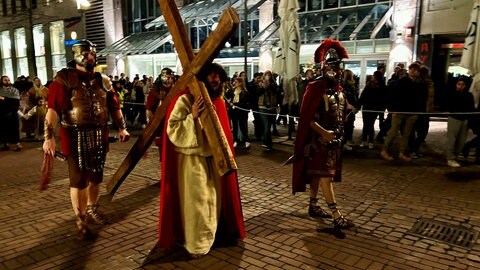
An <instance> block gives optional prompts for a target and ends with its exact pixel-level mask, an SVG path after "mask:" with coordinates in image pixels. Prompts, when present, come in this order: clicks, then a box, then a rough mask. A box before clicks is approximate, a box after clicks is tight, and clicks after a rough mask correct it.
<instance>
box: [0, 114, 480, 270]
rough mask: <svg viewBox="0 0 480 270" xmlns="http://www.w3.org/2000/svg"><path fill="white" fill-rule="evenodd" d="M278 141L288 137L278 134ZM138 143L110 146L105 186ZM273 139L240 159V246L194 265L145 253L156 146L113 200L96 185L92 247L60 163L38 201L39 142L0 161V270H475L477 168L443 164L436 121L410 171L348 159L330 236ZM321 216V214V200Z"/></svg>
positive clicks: (149, 244) (150, 235)
mask: <svg viewBox="0 0 480 270" xmlns="http://www.w3.org/2000/svg"><path fill="white" fill-rule="evenodd" d="M356 127H357V128H356V129H355V137H356V138H358V135H359V134H360V132H361V130H360V129H359V128H358V127H361V125H360V124H359V125H356ZM376 127H377V125H376ZM279 131H280V132H281V134H286V131H285V127H284V126H279ZM134 141H135V137H133V138H132V139H131V140H130V141H129V142H128V143H114V144H111V145H110V153H109V154H108V156H107V163H106V169H105V178H104V181H105V182H106V181H108V180H109V179H110V177H111V175H113V173H114V172H115V170H116V168H117V167H118V166H119V164H120V163H121V161H122V160H123V159H124V157H125V155H126V153H127V152H128V150H129V148H130V147H131V145H132V144H133V142H134ZM274 141H275V143H274V147H273V150H272V151H270V152H264V151H263V148H262V147H261V143H260V142H257V141H254V142H252V147H251V148H250V149H243V148H239V149H237V150H236V155H237V163H238V166H239V170H238V175H239V183H240V191H241V195H242V206H243V214H244V220H245V226H246V230H247V237H246V238H245V239H244V240H243V241H239V242H238V244H237V246H234V247H218V248H213V249H212V250H211V252H210V253H209V254H208V255H207V256H205V257H203V258H201V259H198V260H191V259H189V257H188V254H187V253H186V252H185V251H184V250H183V249H182V248H174V249H172V250H169V251H164V250H157V249H155V250H152V249H153V248H154V247H155V244H156V241H157V226H158V207H159V162H158V149H157V148H156V147H153V146H152V147H151V148H150V149H149V151H148V156H146V157H145V158H144V159H142V160H141V161H140V162H139V164H138V165H137V166H136V168H135V169H134V170H133V171H132V173H131V174H130V175H129V177H128V178H127V179H126V180H125V182H124V183H123V185H122V186H121V187H120V189H119V190H118V191H117V193H116V195H115V196H114V197H113V200H112V201H110V200H109V198H108V196H106V191H105V189H104V187H103V186H104V185H103V186H102V189H101V199H100V205H101V207H102V209H103V211H104V212H105V213H107V214H109V215H110V216H111V219H112V221H113V222H112V224H109V225H106V226H103V227H95V229H96V230H98V237H97V239H96V240H95V241H90V242H88V241H78V240H77V239H76V235H75V234H76V231H75V223H74V214H73V211H72V209H71V205H70V199H69V193H68V172H67V166H66V163H64V162H61V161H55V164H54V166H55V168H54V173H53V177H52V183H51V184H50V186H49V188H48V190H46V191H42V192H41V191H39V189H38V180H39V176H40V167H41V162H42V158H43V153H42V151H41V143H40V142H27V143H24V149H23V150H22V151H21V152H13V151H10V152H1V153H0V175H1V176H0V187H1V188H0V213H1V215H0V269H445V270H447V269H480V245H479V244H480V240H478V232H479V230H480V200H479V198H480V188H479V187H480V186H479V179H480V166H477V165H474V164H473V160H474V159H473V157H470V158H468V159H464V160H460V162H461V163H462V165H465V166H463V167H462V168H459V169H452V168H449V167H447V166H446V161H445V158H444V157H443V156H442V153H443V147H444V144H445V142H446V123H445V122H439V123H432V127H431V129H430V134H429V135H428V137H427V141H426V144H425V145H424V146H422V151H420V152H421V153H423V154H424V156H422V157H421V158H419V159H415V160H413V161H412V162H410V163H405V162H401V161H399V160H398V159H396V160H395V161H392V162H387V161H385V160H383V159H381V158H380V155H379V153H380V147H381V146H380V145H375V149H374V150H368V149H359V147H358V146H357V147H355V148H354V149H353V150H352V151H350V152H346V153H345V157H344V169H343V182H341V183H335V184H334V187H335V192H336V196H337V200H338V206H339V208H340V209H341V210H342V212H343V213H344V214H345V215H346V216H347V217H349V218H350V219H352V220H353V221H354V223H355V227H354V228H352V229H349V230H343V231H342V232H341V233H339V232H333V230H332V227H333V226H332V221H331V220H312V219H310V218H309V217H308V215H307V206H308V197H309V196H308V195H309V194H308V192H306V193H297V194H296V195H292V192H291V188H290V175H291V166H282V163H283V162H284V161H285V160H286V159H287V158H288V157H289V156H290V155H291V153H292V150H293V147H292V141H287V140H286V137H277V138H274ZM321 206H322V207H324V208H325V209H326V203H325V202H324V201H321ZM419 222H423V223H424V225H422V226H423V227H422V226H420V225H421V224H419ZM432 224H433V225H436V226H440V227H441V228H440V229H438V228H436V229H435V228H434V227H428V226H430V225H432ZM432 231H433V232H434V233H433V234H429V232H432ZM465 240H466V241H465Z"/></svg>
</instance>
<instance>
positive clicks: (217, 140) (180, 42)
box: [107, 0, 240, 195]
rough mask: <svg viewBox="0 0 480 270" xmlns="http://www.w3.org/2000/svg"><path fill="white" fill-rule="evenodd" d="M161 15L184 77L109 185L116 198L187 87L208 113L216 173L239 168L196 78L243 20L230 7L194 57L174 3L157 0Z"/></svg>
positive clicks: (206, 128) (205, 115) (206, 121)
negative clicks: (169, 106) (118, 191)
mask: <svg viewBox="0 0 480 270" xmlns="http://www.w3.org/2000/svg"><path fill="white" fill-rule="evenodd" d="M158 2H159V4H160V8H161V9H162V14H163V16H164V18H165V21H166V22H167V26H168V30H169V32H170V34H171V35H172V38H173V42H174V44H175V48H176V50H177V53H178V57H179V59H180V62H181V64H182V67H183V75H182V76H181V77H180V78H179V79H178V81H177V82H176V83H175V86H174V88H173V89H172V90H171V91H170V93H169V94H168V95H167V96H166V98H165V99H164V100H163V102H162V105H161V106H160V107H159V108H158V109H157V110H156V111H155V114H154V115H153V117H152V119H151V121H150V122H149V123H148V125H147V126H146V127H145V129H144V131H143V133H142V135H140V137H139V138H138V139H137V141H136V142H135V143H134V145H133V146H132V148H131V149H130V151H129V152H128V154H127V156H126V157H125V159H124V160H123V162H122V164H120V166H119V168H118V169H117V171H116V172H115V174H114V175H113V176H112V178H111V180H110V181H109V182H108V183H107V191H108V193H109V194H110V195H114V194H115V192H116V191H117V189H118V188H119V187H120V185H121V184H122V183H123V181H124V180H125V178H126V177H127V176H128V174H129V173H130V172H131V171H132V170H133V168H135V165H136V164H137V163H138V161H139V160H140V159H141V158H142V156H143V155H144V154H145V152H146V151H147V150H148V148H149V147H150V145H151V144H152V142H153V140H154V138H155V136H156V135H157V134H160V132H162V130H161V126H162V125H161V123H162V121H163V120H164V118H165V115H166V111H167V106H168V104H169V103H170V101H171V100H172V99H173V97H174V96H175V95H176V94H177V93H178V92H180V91H182V90H183V89H185V88H186V87H187V85H188V88H189V90H190V92H191V93H192V95H193V96H194V97H197V96H199V95H201V96H203V99H204V101H205V111H204V112H203V113H202V114H201V116H200V118H199V119H200V121H201V123H202V126H203V129H204V131H205V134H206V137H207V140H208V142H209V144H210V146H211V148H212V154H213V158H214V160H215V164H216V168H217V171H218V173H219V174H220V175H225V174H226V173H228V172H230V171H231V170H236V169H237V164H236V162H235V159H234V158H233V153H232V151H231V149H230V147H229V145H228V141H227V139H226V137H225V134H224V133H223V129H222V127H221V124H220V120H219V119H218V116H217V114H216V112H215V108H214V107H213V104H212V101H211V99H210V96H209V94H208V91H207V89H206V87H205V85H204V84H203V83H202V82H199V81H198V80H197V78H196V77H195V75H196V74H198V72H200V70H201V69H202V67H203V66H205V65H207V64H209V63H211V62H212V60H213V59H214V58H215V57H216V55H217V54H218V52H219V51H220V50H221V49H222V48H223V46H224V45H225V42H227V40H228V39H229V38H230V36H232V35H233V33H234V32H235V29H236V28H237V27H238V25H239V23H240V20H239V18H238V14H237V11H236V10H235V9H233V8H231V7H229V8H227V9H226V10H225V11H224V13H223V14H222V16H221V18H220V20H219V21H218V26H217V28H215V30H214V31H213V32H212V33H211V34H210V35H209V36H208V37H207V39H206V40H205V42H204V43H203V44H202V46H201V48H200V51H199V53H198V54H197V55H194V52H193V48H192V45H191V43H190V40H189V38H188V34H187V31H186V28H185V25H184V24H183V22H182V19H181V17H180V13H179V11H178V8H177V6H176V4H175V1H174V0H158Z"/></svg>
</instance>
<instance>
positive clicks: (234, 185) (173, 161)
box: [158, 89, 245, 248]
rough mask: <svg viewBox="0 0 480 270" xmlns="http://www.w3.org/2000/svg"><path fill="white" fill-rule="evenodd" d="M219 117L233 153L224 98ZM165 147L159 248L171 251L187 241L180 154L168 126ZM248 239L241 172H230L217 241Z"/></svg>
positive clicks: (217, 104)
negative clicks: (179, 177) (178, 172)
mask: <svg viewBox="0 0 480 270" xmlns="http://www.w3.org/2000/svg"><path fill="white" fill-rule="evenodd" d="M188 93H189V91H188V89H187V90H183V91H181V92H180V93H178V94H177V95H176V96H175V97H174V98H173V99H172V101H171V102H170V104H169V106H168V109H167V115H166V117H165V123H167V122H168V119H169V118H170V115H171V112H172V110H173V108H174V106H175V103H176V102H177V100H178V98H179V97H180V96H181V95H184V94H188ZM212 103H213V105H214V106H215V110H216V112H217V115H218V118H219V119H220V123H221V125H222V128H223V131H224V133H225V136H226V137H227V140H228V144H229V145H230V149H232V153H233V138H232V133H231V131H230V122H229V120H228V116H227V110H226V107H225V102H224V101H223V99H222V98H215V99H213V100H212ZM162 139H163V142H162V144H163V148H162V160H163V162H162V164H161V174H162V175H161V187H160V214H159V223H158V246H159V247H162V248H169V247H171V246H172V245H173V244H174V243H175V242H182V243H183V242H184V235H183V227H182V218H181V216H180V213H181V212H180V200H179V194H178V182H177V179H176V169H177V168H178V166H177V153H176V152H175V151H174V146H173V144H172V143H171V142H170V140H169V139H168V136H167V125H166V124H165V125H164V130H163V136H162ZM244 237H245V227H244V224H243V214H242V206H241V204H240V191H239V187H238V179H237V173H236V172H235V171H232V172H230V173H229V174H227V175H224V176H223V177H222V209H221V214H220V221H219V224H218V227H217V235H216V239H222V240H236V239H243V238H244Z"/></svg>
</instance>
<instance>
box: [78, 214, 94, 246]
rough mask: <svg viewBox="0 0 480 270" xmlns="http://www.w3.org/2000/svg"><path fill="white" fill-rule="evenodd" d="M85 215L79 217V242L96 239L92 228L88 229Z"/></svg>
mask: <svg viewBox="0 0 480 270" xmlns="http://www.w3.org/2000/svg"><path fill="white" fill-rule="evenodd" d="M85 219H86V218H85V215H78V216H77V220H76V223H77V229H78V231H77V238H78V240H93V239H94V238H95V235H94V233H93V232H92V230H90V228H88V225H87V223H86V222H85Z"/></svg>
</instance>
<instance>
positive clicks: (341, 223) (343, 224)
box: [333, 215, 355, 229]
mask: <svg viewBox="0 0 480 270" xmlns="http://www.w3.org/2000/svg"><path fill="white" fill-rule="evenodd" d="M353 226H355V224H353V221H351V220H349V219H347V218H346V217H345V216H344V215H341V216H339V217H337V218H335V219H333V228H334V229H348V228H351V227H353Z"/></svg>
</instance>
